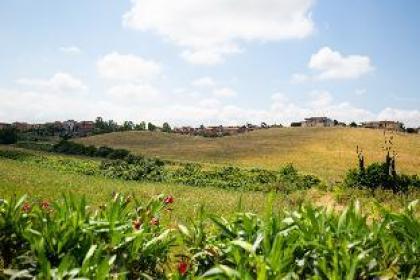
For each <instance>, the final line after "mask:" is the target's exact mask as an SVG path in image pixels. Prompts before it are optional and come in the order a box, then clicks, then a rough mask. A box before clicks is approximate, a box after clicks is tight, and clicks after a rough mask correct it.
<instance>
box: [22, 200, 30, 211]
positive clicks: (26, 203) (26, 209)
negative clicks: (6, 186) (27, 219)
mask: <svg viewBox="0 0 420 280" xmlns="http://www.w3.org/2000/svg"><path fill="white" fill-rule="evenodd" d="M31 209H32V207H31V204H29V202H25V203H23V206H22V211H23V212H25V213H29V212H30V211H31Z"/></svg>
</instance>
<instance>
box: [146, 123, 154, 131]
mask: <svg viewBox="0 0 420 280" xmlns="http://www.w3.org/2000/svg"><path fill="white" fill-rule="evenodd" d="M147 130H149V131H155V130H156V125H154V124H152V123H151V122H149V123H148V124H147Z"/></svg>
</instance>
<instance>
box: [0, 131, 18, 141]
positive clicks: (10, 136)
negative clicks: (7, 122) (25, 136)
mask: <svg viewBox="0 0 420 280" xmlns="http://www.w3.org/2000/svg"><path fill="white" fill-rule="evenodd" d="M17 139H18V135H17V130H16V128H14V127H6V128H3V129H0V144H5V145H10V144H15V143H16V142H17Z"/></svg>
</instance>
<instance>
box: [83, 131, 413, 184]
mask: <svg viewBox="0 0 420 280" xmlns="http://www.w3.org/2000/svg"><path fill="white" fill-rule="evenodd" d="M388 135H389V133H388ZM393 138H394V140H393V149H394V150H395V151H396V152H397V155H398V159H397V165H398V166H397V168H398V169H399V170H400V171H404V172H407V173H410V174H418V173H419V171H420V135H408V134H404V133H393ZM384 140H385V137H384V132H383V131H380V130H371V129H354V128H306V129H305V128H276V129H267V130H258V131H254V132H250V133H246V134H242V135H238V136H230V137H223V138H204V137H199V136H196V137H193V136H183V135H176V134H168V133H162V132H148V131H144V132H138V131H130V132H118V133H110V134H103V135H97V136H92V137H87V138H82V139H78V140H77V141H78V142H81V143H84V144H89V145H90V144H91V145H95V146H100V145H107V146H111V147H118V148H125V149H128V150H130V151H132V152H134V153H137V154H143V155H147V156H157V157H160V158H163V159H171V160H180V161H196V162H202V163H209V164H233V165H238V166H246V167H264V168H271V169H276V168H279V167H280V166H283V165H285V164H287V163H293V164H294V165H295V166H297V167H298V168H299V169H300V170H302V171H304V172H306V173H313V174H315V175H318V176H320V177H321V178H324V179H327V180H337V179H340V178H342V176H343V175H344V174H345V172H346V170H347V169H348V168H350V167H355V166H356V164H357V156H356V147H357V146H359V147H361V148H362V149H363V151H364V154H365V158H366V160H367V162H371V161H378V160H381V159H382V158H383V156H384V151H383V146H384Z"/></svg>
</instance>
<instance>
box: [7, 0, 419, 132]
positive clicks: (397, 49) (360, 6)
mask: <svg viewBox="0 0 420 280" xmlns="http://www.w3.org/2000/svg"><path fill="white" fill-rule="evenodd" d="M419 10H420V3H419V2H418V1H415V0H405V1H392V0H383V1H379V0H376V1H373V0H372V1H365V0H363V1H362V0H354V1H332V0H324V1H323V0H318V1H312V0H200V1H197V0H180V1H168V0H132V1H129V0H127V1H115V0H114V1H110V0H90V1H85V0H74V1H46V0H39V1H29V0H3V1H1V3H0V23H1V24H0V40H1V43H2V44H1V48H0V61H1V67H0V121H9V122H10V121H15V120H19V121H29V122H41V121H50V120H66V119H94V118H95V117H96V116H98V115H101V116H103V117H104V118H106V119H114V120H117V121H122V120H126V119H130V120H133V121H141V120H146V121H154V122H157V123H162V122H164V121H169V122H171V123H173V124H175V125H182V124H194V125H198V124H201V123H204V124H219V123H223V124H240V123H245V122H255V123H257V122H260V121H266V122H270V123H283V124H287V123H289V122H290V121H295V120H301V119H302V118H304V117H309V116H315V115H316V116H320V115H326V116H330V117H332V118H336V119H338V120H342V121H347V122H348V121H352V120H355V121H363V120H375V119H395V120H401V121H404V122H405V123H406V124H407V125H408V126H419V125H420V111H419V110H420V98H419V94H420V86H419V82H418V79H419V74H418V71H419V70H418V69H419V66H420V53H419V50H418V46H419V45H420V29H419V28H418V26H420V18H419V17H418V11H419Z"/></svg>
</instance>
